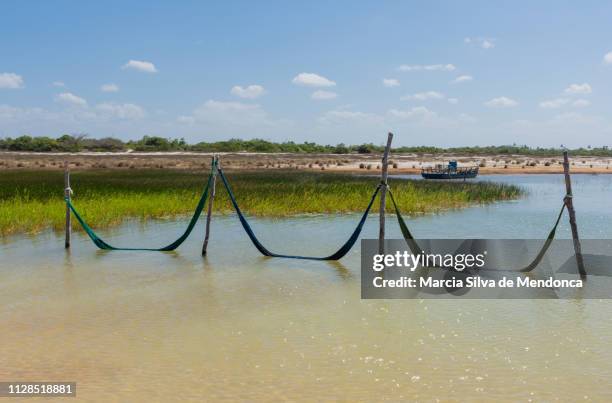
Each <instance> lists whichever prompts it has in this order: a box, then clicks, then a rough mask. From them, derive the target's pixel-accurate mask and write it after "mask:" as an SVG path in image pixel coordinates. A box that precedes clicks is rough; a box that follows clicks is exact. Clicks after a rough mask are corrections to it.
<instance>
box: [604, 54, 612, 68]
mask: <svg viewBox="0 0 612 403" xmlns="http://www.w3.org/2000/svg"><path fill="white" fill-rule="evenodd" d="M603 61H604V63H605V64H610V65H612V52H608V53H606V54H605V55H604V58H603Z"/></svg>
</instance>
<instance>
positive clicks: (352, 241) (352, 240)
mask: <svg viewBox="0 0 612 403" xmlns="http://www.w3.org/2000/svg"><path fill="white" fill-rule="evenodd" d="M218 172H219V176H220V177H221V180H222V181H223V185H224V186H225V189H226V190H227V194H228V195H229V198H230V201H231V202H232V205H233V206H234V210H236V214H238V218H239V219H240V223H241V224H242V228H244V230H245V231H246V233H247V235H248V236H249V238H250V239H251V242H253V245H255V247H256V248H257V250H258V251H259V252H260V253H261V254H262V255H264V256H269V257H283V258H288V259H305V260H339V259H342V258H343V257H344V255H346V254H347V253H348V251H349V250H351V248H352V247H353V245H355V242H357V239H359V234H360V233H361V230H362V228H363V224H364V223H365V221H366V218H368V213H369V212H370V209H371V208H372V204H373V203H374V199H375V198H376V195H377V194H378V191H379V190H380V186H381V185H378V186H377V187H376V190H374V194H372V198H371V199H370V203H369V204H368V207H367V208H366V210H365V211H364V213H363V215H362V216H361V220H359V223H358V224H357V227H356V228H355V230H354V231H353V233H352V234H351V236H350V238H349V239H348V241H346V243H345V244H344V245H342V246H341V247H340V249H338V250H337V251H336V252H335V253H333V254H331V255H329V256H325V257H311V256H294V255H282V254H278V253H274V252H271V251H270V250H268V249H267V248H266V247H265V246H263V244H262V243H261V242H260V241H259V240H258V239H257V237H256V236H255V233H254V232H253V229H252V228H251V226H250V225H249V223H248V221H247V220H246V218H245V217H244V215H243V214H242V211H241V210H240V207H238V202H237V201H236V198H235V197H234V193H233V192H232V189H231V188H230V185H229V182H228V181H227V178H226V177H225V175H224V174H223V171H222V170H221V169H218Z"/></svg>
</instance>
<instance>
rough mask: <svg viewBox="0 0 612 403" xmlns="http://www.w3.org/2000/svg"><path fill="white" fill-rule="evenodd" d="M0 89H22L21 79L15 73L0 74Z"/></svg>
mask: <svg viewBox="0 0 612 403" xmlns="http://www.w3.org/2000/svg"><path fill="white" fill-rule="evenodd" d="M0 88H9V89H17V88H23V78H21V76H20V75H18V74H15V73H0Z"/></svg>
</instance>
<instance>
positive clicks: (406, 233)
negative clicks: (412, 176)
mask: <svg viewBox="0 0 612 403" xmlns="http://www.w3.org/2000/svg"><path fill="white" fill-rule="evenodd" d="M387 190H388V191H389V196H391V202H392V203H393V208H394V209H395V215H396V217H397V222H398V224H399V226H400V230H401V231H402V235H403V237H404V240H405V241H406V243H407V244H408V247H409V248H410V250H411V251H412V253H413V254H420V253H421V252H422V249H421V247H420V246H419V244H418V243H417V242H416V240H415V239H414V237H413V236H412V234H411V233H410V230H409V229H408V226H407V225H406V222H405V221H404V218H403V217H402V214H401V213H400V210H399V208H398V207H397V203H396V202H395V198H394V197H393V193H392V192H391V189H387ZM565 208H566V204H565V201H564V202H563V205H562V206H561V211H559V215H558V216H557V221H555V225H554V226H553V228H552V230H551V231H550V232H549V233H548V237H547V238H546V241H545V242H544V245H542V249H540V251H539V252H538V254H537V255H536V257H535V258H534V259H533V260H532V261H531V263H529V264H528V265H527V266H525V267H523V268H522V269H519V270H515V271H519V272H521V273H527V272H530V271H532V270H533V269H535V268H536V266H537V265H538V264H540V262H541V261H542V259H543V258H544V255H545V254H546V252H547V251H548V249H549V248H550V245H551V244H552V241H553V239H554V238H555V233H556V232H557V227H558V226H559V222H560V221H561V216H562V215H563V211H564V210H565ZM500 271H501V270H500ZM503 271H506V270H503Z"/></svg>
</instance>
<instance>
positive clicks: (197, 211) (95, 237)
mask: <svg viewBox="0 0 612 403" xmlns="http://www.w3.org/2000/svg"><path fill="white" fill-rule="evenodd" d="M215 169H216V162H213V165H212V167H211V170H210V175H209V176H208V180H207V181H206V186H205V187H204V191H203V192H202V195H201V196H200V200H199V201H198V204H197V205H196V208H195V211H194V212H193V216H192V217H191V220H190V221H189V224H188V225H187V229H186V230H185V232H183V234H182V235H181V236H180V237H179V238H178V239H176V240H175V241H174V242H172V243H171V244H169V245H166V246H163V247H161V248H122V247H115V246H112V245H110V244H109V243H107V242H105V241H104V240H103V239H102V238H100V237H99V236H98V235H97V234H96V233H95V232H94V230H93V229H92V228H91V227H90V226H89V225H88V224H87V222H85V220H84V219H83V217H82V216H81V215H80V214H79V212H78V211H77V209H76V208H75V207H74V205H73V204H72V201H71V200H70V199H69V198H68V197H66V198H64V200H65V201H66V205H67V206H68V208H70V211H72V214H74V216H75V217H76V219H77V221H78V222H79V224H81V227H83V230H85V232H86V233H87V235H88V236H89V238H91V240H92V241H93V243H94V244H95V245H96V246H97V247H98V248H100V249H103V250H130V251H155V252H166V251H173V250H175V249H176V248H178V247H179V246H181V244H182V243H183V242H185V240H186V239H187V238H188V237H189V235H190V234H191V231H193V228H194V227H195V225H196V223H197V221H198V219H199V218H200V215H201V214H202V211H203V210H204V206H205V205H206V200H207V199H208V190H209V188H210V184H211V182H212V178H213V174H214V171H215Z"/></svg>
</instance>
